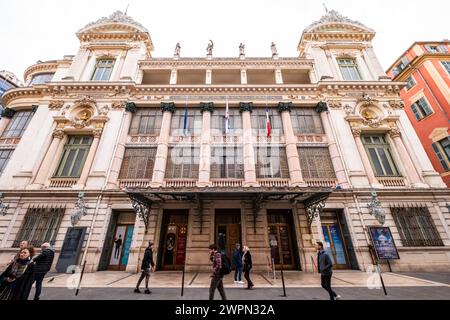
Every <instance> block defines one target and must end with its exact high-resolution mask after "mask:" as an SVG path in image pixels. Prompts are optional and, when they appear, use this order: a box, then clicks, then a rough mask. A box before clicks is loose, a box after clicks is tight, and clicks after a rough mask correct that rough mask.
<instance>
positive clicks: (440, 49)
mask: <svg viewBox="0 0 450 320" xmlns="http://www.w3.org/2000/svg"><path fill="white" fill-rule="evenodd" d="M439 51H440V52H442V53H447V52H448V49H447V46H446V45H443V44H441V45H440V46H439Z"/></svg>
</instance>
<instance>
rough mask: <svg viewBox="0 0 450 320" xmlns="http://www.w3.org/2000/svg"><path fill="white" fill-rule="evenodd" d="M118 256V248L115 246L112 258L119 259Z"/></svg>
mask: <svg viewBox="0 0 450 320" xmlns="http://www.w3.org/2000/svg"><path fill="white" fill-rule="evenodd" d="M119 256H120V247H118V246H116V249H115V250H114V258H115V259H119Z"/></svg>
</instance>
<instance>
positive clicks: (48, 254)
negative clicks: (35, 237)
mask: <svg viewBox="0 0 450 320" xmlns="http://www.w3.org/2000/svg"><path fill="white" fill-rule="evenodd" d="M54 258H55V252H54V251H53V250H51V249H45V250H42V252H41V253H40V254H39V255H38V256H37V257H35V258H33V260H34V262H36V266H35V267H34V273H36V274H45V273H47V272H49V271H50V269H51V267H52V264H53V259H54Z"/></svg>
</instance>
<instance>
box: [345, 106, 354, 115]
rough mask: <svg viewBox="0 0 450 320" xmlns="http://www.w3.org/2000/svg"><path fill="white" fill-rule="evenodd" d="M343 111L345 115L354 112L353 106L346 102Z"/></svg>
mask: <svg viewBox="0 0 450 320" xmlns="http://www.w3.org/2000/svg"><path fill="white" fill-rule="evenodd" d="M344 112H345V114H346V115H347V116H349V115H351V114H355V108H352V107H351V106H350V105H349V104H346V105H345V106H344Z"/></svg>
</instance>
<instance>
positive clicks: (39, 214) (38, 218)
mask: <svg viewBox="0 0 450 320" xmlns="http://www.w3.org/2000/svg"><path fill="white" fill-rule="evenodd" d="M64 211H65V209H64V208H61V207H58V208H45V207H44V208H43V207H40V206H38V207H37V208H29V209H28V210H27V213H26V215H25V218H24V220H23V222H22V226H21V227H20V229H19V232H18V233H17V236H16V239H15V241H14V243H13V247H14V248H16V247H19V244H20V242H21V241H22V240H28V243H29V244H30V245H32V246H34V247H39V246H40V245H41V244H43V243H45V242H49V243H50V244H51V245H54V244H55V241H56V236H57V234H58V230H59V227H60V225H61V221H62V219H63V217H64Z"/></svg>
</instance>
